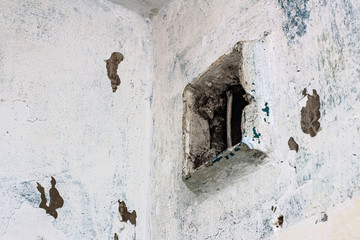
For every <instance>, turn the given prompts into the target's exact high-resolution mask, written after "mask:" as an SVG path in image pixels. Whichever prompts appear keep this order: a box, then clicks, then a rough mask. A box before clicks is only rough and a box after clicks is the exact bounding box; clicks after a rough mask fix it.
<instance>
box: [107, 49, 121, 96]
mask: <svg viewBox="0 0 360 240" xmlns="http://www.w3.org/2000/svg"><path fill="white" fill-rule="evenodd" d="M123 60H124V56H123V55H122V54H121V53H119V52H113V53H112V54H111V56H110V58H109V59H108V60H105V62H106V69H107V75H108V78H109V79H110V81H111V87H112V90H113V92H116V89H117V87H118V86H119V85H120V83H121V81H120V77H119V75H118V74H117V70H118V66H119V64H120V62H122V61H123Z"/></svg>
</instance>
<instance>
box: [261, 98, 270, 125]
mask: <svg viewBox="0 0 360 240" xmlns="http://www.w3.org/2000/svg"><path fill="white" fill-rule="evenodd" d="M261 110H262V111H263V112H266V116H269V111H270V108H269V106H268V103H267V102H266V103H265V108H263V109H261ZM265 122H266V121H265Z"/></svg>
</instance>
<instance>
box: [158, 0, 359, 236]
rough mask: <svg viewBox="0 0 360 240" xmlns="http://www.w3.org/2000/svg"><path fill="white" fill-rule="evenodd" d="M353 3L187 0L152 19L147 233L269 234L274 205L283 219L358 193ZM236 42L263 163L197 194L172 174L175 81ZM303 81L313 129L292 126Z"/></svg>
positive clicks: (178, 101) (180, 85) (177, 159)
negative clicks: (316, 110) (312, 104)
mask: <svg viewBox="0 0 360 240" xmlns="http://www.w3.org/2000/svg"><path fill="white" fill-rule="evenodd" d="M359 11H360V6H359V1H356V0H352V1H351V0H349V1H341V2H339V1H322V0H321V1H320V0H319V1H318V0H313V1H310V0H306V1H285V0H284V1H282V0H279V1H250V0H243V1H215V0H209V1H201V0H190V1H176V2H172V3H170V4H169V5H167V7H165V8H163V9H162V10H161V11H160V12H159V13H158V15H157V16H156V17H154V18H153V42H154V66H155V68H154V90H153V112H154V135H153V144H154V147H153V153H154V155H153V158H154V170H153V174H152V175H153V180H152V189H153V195H152V209H153V210H152V220H151V233H152V239H269V238H270V237H271V236H272V235H273V234H274V232H275V231H277V230H278V229H280V228H277V227H276V224H278V221H279V219H281V218H280V216H283V218H282V219H283V222H282V229H287V228H289V227H292V226H295V225H297V224H298V223H300V222H302V221H304V220H306V219H307V218H308V217H311V216H317V215H318V214H320V213H321V212H324V211H325V212H326V210H327V209H328V208H330V207H332V206H333V205H338V204H340V203H341V202H343V201H347V200H349V199H351V198H352V197H354V196H358V195H359V193H360V189H359V185H360V162H359V154H360V146H359V139H360V121H359V118H360V116H359V112H360V111H359V110H360V95H359V94H360V81H359V77H360V74H359V73H360V69H359V65H358V63H359V62H360V53H359V51H358V49H360V29H359V24H358V22H359V20H360V12H359ZM239 41H244V42H245V43H244V49H243V57H244V69H243V72H244V82H243V83H242V85H243V86H244V88H246V89H245V90H246V92H249V93H250V94H251V95H252V96H253V101H254V104H251V105H249V106H247V107H246V108H245V110H244V111H245V113H246V122H245V123H244V128H245V136H246V139H247V141H249V142H250V143H251V144H252V145H253V147H254V148H255V149H258V150H261V151H263V152H265V153H266V154H267V156H268V157H267V159H266V161H267V163H266V164H264V165H261V166H259V168H258V171H255V172H253V173H252V174H250V175H247V176H246V177H245V178H239V179H238V180H237V181H235V183H232V184H228V185H227V187H226V188H224V189H222V188H217V189H216V188H215V187H214V189H215V190H214V191H213V192H212V195H211V196H208V197H206V198H205V199H204V198H201V197H198V196H196V195H195V194H194V193H192V192H191V191H190V190H189V189H188V188H187V187H186V185H185V184H184V182H183V181H182V179H181V169H182V160H183V148H182V145H181V141H182V125H181V122H182V112H183V111H182V110H183V109H182V91H183V89H184V88H185V86H186V85H187V84H188V83H189V82H191V81H192V80H193V79H194V78H196V77H197V76H198V75H199V74H200V73H202V72H203V71H204V70H205V69H206V68H207V67H208V66H210V65H211V63H213V62H214V61H215V60H216V59H218V57H219V56H221V55H222V54H224V53H226V52H227V51H228V50H229V49H230V48H231V47H232V46H233V45H234V44H235V43H237V42H239ZM304 88H307V89H309V92H310V91H311V93H312V90H313V89H315V90H316V91H317V93H318V95H319V98H320V112H321V117H320V119H319V122H320V124H321V131H319V132H318V133H317V134H316V136H315V137H311V136H310V135H308V134H305V133H304V132H303V131H302V130H301V124H300V121H301V109H302V107H304V106H305V105H306V98H303V96H302V91H303V89H304ZM290 137H293V138H294V139H296V142H297V143H298V144H299V149H298V152H295V151H291V150H290V149H289V146H288V140H289V138H290ZM272 209H276V210H275V211H274V210H272ZM313 224H315V223H313Z"/></svg>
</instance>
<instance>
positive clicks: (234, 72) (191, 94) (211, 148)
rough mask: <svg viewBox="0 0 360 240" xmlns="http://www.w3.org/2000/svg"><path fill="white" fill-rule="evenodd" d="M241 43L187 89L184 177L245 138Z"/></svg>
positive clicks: (184, 124) (184, 119) (184, 125)
mask: <svg viewBox="0 0 360 240" xmlns="http://www.w3.org/2000/svg"><path fill="white" fill-rule="evenodd" d="M240 68H241V44H237V45H236V46H235V48H234V49H233V51H232V52H230V53H229V54H226V55H223V56H222V57H220V58H219V59H218V60H216V61H215V62H214V63H213V64H212V65H211V66H210V67H209V68H208V69H207V70H206V71H205V72H204V73H203V74H201V75H200V76H199V77H197V78H196V79H195V80H193V81H192V82H191V83H190V84H188V85H187V86H186V87H185V90H184V93H183V100H184V117H183V138H184V150H185V164H184V169H183V173H184V178H185V179H186V178H187V176H189V174H190V172H192V171H193V170H195V169H196V168H198V167H200V166H201V165H202V164H204V163H205V162H206V161H208V160H210V159H212V158H213V157H215V156H216V155H218V154H219V153H221V152H223V151H224V150H226V149H227V148H229V147H232V146H234V145H236V144H237V143H239V142H241V140H242V132H243V130H242V124H243V110H244V108H245V107H246V106H247V105H248V104H249V102H248V99H251V98H249V96H248V94H247V93H246V91H245V90H244V88H243V86H242V85H241V81H240V76H241V69H240Z"/></svg>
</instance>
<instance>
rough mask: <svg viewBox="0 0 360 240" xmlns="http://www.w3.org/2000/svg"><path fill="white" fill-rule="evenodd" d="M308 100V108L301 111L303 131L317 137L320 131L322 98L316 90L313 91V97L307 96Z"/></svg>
mask: <svg viewBox="0 0 360 240" xmlns="http://www.w3.org/2000/svg"><path fill="white" fill-rule="evenodd" d="M307 96H308V100H307V102H306V106H305V107H303V108H302V109H301V130H302V131H303V132H304V133H306V134H310V136H311V137H315V136H316V134H317V132H318V131H320V123H319V121H318V120H319V119H320V97H319V95H318V94H317V92H316V90H315V89H314V90H313V95H312V96H311V95H310V94H307Z"/></svg>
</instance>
